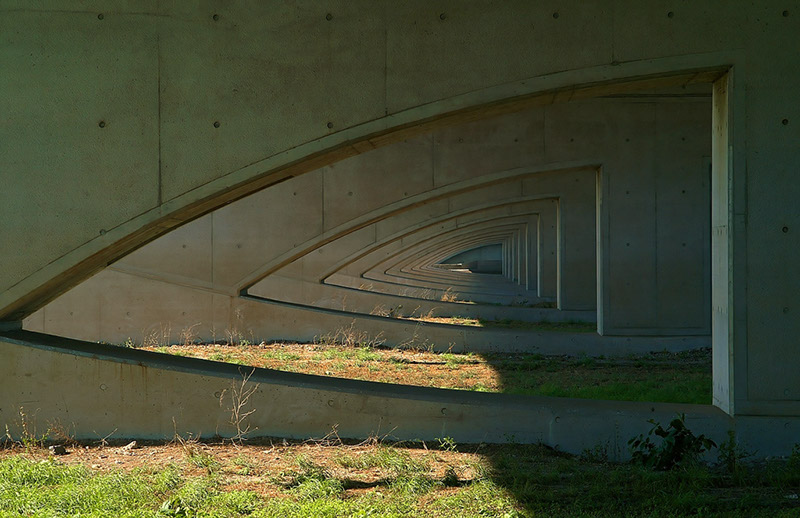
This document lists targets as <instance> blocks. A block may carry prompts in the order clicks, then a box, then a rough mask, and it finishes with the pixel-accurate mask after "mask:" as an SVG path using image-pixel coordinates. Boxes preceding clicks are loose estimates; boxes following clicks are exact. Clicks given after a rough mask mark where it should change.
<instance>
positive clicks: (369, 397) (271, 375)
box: [0, 332, 800, 460]
mask: <svg viewBox="0 0 800 518" xmlns="http://www.w3.org/2000/svg"><path fill="white" fill-rule="evenodd" d="M0 355H2V357H3V358H4V361H3V364H2V367H0V369H1V371H0V392H2V394H4V398H5V403H4V404H3V406H2V407H0V422H5V423H8V424H9V430H10V432H11V433H12V436H16V437H19V435H20V433H21V430H20V428H19V422H18V417H19V411H20V409H22V410H23V411H24V412H25V413H26V414H27V415H28V416H29V418H30V419H31V420H35V421H36V425H37V427H38V429H46V427H47V425H48V424H53V423H60V424H61V425H63V426H64V427H66V428H68V429H69V430H71V431H72V432H74V434H75V437H76V438H78V439H99V438H102V437H107V436H110V437H112V438H121V437H126V438H127V437H130V438H143V439H144V438H146V439H171V438H173V437H174V435H175V434H176V433H177V434H180V435H186V434H190V433H191V434H192V435H193V436H195V437H203V438H208V437H211V436H215V435H219V436H222V437H230V436H232V435H234V434H235V433H236V429H235V427H234V426H233V425H232V424H231V422H230V421H231V413H230V408H231V399H230V394H231V392H232V391H231V389H232V388H233V387H234V386H236V387H241V385H242V381H243V376H244V375H247V376H249V378H248V381H247V384H246V385H245V387H246V388H253V389H255V392H254V393H253V395H252V396H251V398H250V401H249V404H248V407H247V409H248V410H250V409H254V410H255V412H254V413H253V414H252V415H251V416H250V417H249V418H248V420H247V422H246V423H242V424H243V425H249V426H251V428H252V429H253V430H254V431H253V433H252V434H251V436H279V437H290V438H297V439H307V438H319V437H323V436H325V435H326V434H328V433H329V432H331V431H332V430H334V429H335V430H336V432H337V433H338V435H339V436H340V437H342V438H361V437H370V436H376V435H377V436H384V435H385V436H386V437H387V438H389V439H401V440H426V441H428V440H434V439H435V438H440V437H452V438H453V439H454V440H455V441H457V442H458V443H478V442H501V443H502V442H520V443H542V444H545V445H548V446H551V447H553V448H556V449H558V450H561V451H566V452H570V453H581V452H582V451H583V450H584V449H590V448H595V447H601V448H605V449H606V450H607V451H608V453H609V455H610V457H611V458H612V459H614V460H622V459H625V458H627V457H628V455H629V452H628V449H627V440H628V439H629V438H631V437H633V436H635V435H638V434H641V433H646V432H647V430H649V428H650V424H649V423H648V422H647V420H648V419H654V420H656V421H658V422H661V423H667V422H669V421H670V420H671V419H673V418H674V417H675V415H676V414H677V413H685V414H686V423H687V425H688V426H689V427H690V428H691V429H692V431H694V432H695V433H698V434H699V433H704V434H707V435H708V436H710V437H711V438H713V439H715V440H716V441H717V442H721V441H722V440H724V439H725V438H726V433H727V431H728V430H736V432H737V434H738V438H739V440H740V441H741V442H740V444H741V446H742V447H744V448H749V447H750V446H751V445H755V444H757V445H758V448H759V454H760V455H776V454H779V455H785V454H787V453H788V452H789V451H790V450H791V447H792V444H793V443H794V441H795V440H796V437H797V433H798V432H800V420H798V419H796V418H791V419H782V420H776V419H774V418H738V419H736V420H734V419H732V418H730V417H728V416H727V415H726V414H724V413H723V412H722V411H720V410H719V409H716V408H714V407H711V406H704V405H674V404H664V403H632V402H621V401H613V402H612V401H589V400H576V399H565V398H545V397H526V396H509V395H502V394H489V393H477V392H465V391H456V390H443V389H430V388H422V387H409V386H402V385H391V384H384V383H370V382H363V381H353V380H341V379H336V378H326V377H319V376H311V375H303V374H295V373H287V372H277V371H270V370H266V369H255V370H252V371H251V370H243V369H242V368H241V367H239V366H235V365H227V364H220V363H216V362H209V361H205V360H197V359H192V358H179V357H174V356H169V355H164V354H158V353H147V352H144V351H136V350H131V349H122V348H118V347H111V346H105V345H100V344H89V343H85V342H76V341H72V340H64V339H55V338H53V337H48V336H42V335H37V334H35V333H28V332H6V333H4V335H3V336H2V337H0ZM12 373H13V374H14V375H12ZM34 374H35V376H34ZM55 394H57V395H58V397H54V395H55ZM15 419H17V421H15ZM15 423H16V424H15ZM772 429H778V430H780V433H777V434H773V433H770V434H766V433H765V431H766V430H772ZM586 430H591V431H592V432H591V433H588V434H587V433H586Z"/></svg>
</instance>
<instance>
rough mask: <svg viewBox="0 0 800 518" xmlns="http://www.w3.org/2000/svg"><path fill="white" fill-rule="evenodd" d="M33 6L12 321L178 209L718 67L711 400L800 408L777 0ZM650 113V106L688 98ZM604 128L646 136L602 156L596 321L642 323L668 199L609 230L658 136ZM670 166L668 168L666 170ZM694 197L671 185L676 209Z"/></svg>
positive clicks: (789, 164) (12, 51)
mask: <svg viewBox="0 0 800 518" xmlns="http://www.w3.org/2000/svg"><path fill="white" fill-rule="evenodd" d="M37 5H38V6H37V8H36V9H31V8H30V6H29V5H28V4H27V3H26V2H6V3H4V4H3V7H2V16H0V32H2V33H3V34H4V35H6V36H5V38H4V40H3V42H2V44H0V66H2V68H3V70H13V71H14V73H13V74H4V75H3V76H2V78H1V79H0V93H1V94H2V95H0V111H2V113H5V114H7V120H9V121H12V123H11V124H6V125H3V126H0V156H3V157H5V161H4V163H5V167H4V169H3V175H4V176H2V180H3V186H4V188H3V199H2V202H3V203H0V221H2V222H3V223H2V224H3V229H2V230H3V232H2V234H0V239H2V242H0V245H1V246H2V249H3V250H4V252H3V254H2V255H0V271H2V272H3V276H2V278H0V318H2V319H3V320H4V321H5V322H10V323H4V324H3V325H4V327H13V326H14V325H16V324H15V322H18V321H19V320H21V319H22V318H24V317H26V316H28V315H31V314H32V313H33V312H35V311H36V310H37V309H39V308H40V307H42V306H44V305H45V304H46V303H47V302H48V301H51V300H53V299H54V298H55V297H57V296H58V295H59V294H62V293H64V292H66V290H68V289H69V288H70V287H72V286H75V285H77V284H78V283H79V282H80V281H82V280H84V279H86V278H87V277H89V276H90V275H91V274H92V273H94V272H96V271H98V270H99V269H101V268H103V267H105V266H106V265H107V264H109V263H113V262H115V261H116V260H118V259H119V258H121V257H123V256H124V255H125V254H127V253H129V252H130V251H131V250H133V249H135V248H137V247H139V246H141V245H143V244H144V243H146V242H148V241H149V240H151V239H154V238H156V237H158V236H160V235H162V234H164V233H166V232H167V231H168V230H170V229H172V228H175V227H176V226H178V225H180V224H181V223H184V222H187V221H190V220H192V219H194V218H196V217H198V216H201V215H203V214H206V213H208V212H210V211H212V210H214V209H216V208H218V207H220V206H222V205H224V204H226V203H228V202H230V201H233V200H236V199H239V198H241V197H243V196H245V195H247V194H250V193H252V192H254V191H256V190H258V189H259V188H262V187H267V186H270V185H273V184H275V183H276V182H278V181H280V180H282V179H285V178H287V177H289V176H294V175H299V174H302V173H305V172H308V171H312V170H315V169H318V168H319V167H322V166H326V165H329V164H331V163H333V162H336V161H338V160H341V159H343V158H345V157H349V156H353V155H356V154H359V153H362V152H364V151H367V150H370V149H373V148H375V147H380V146H382V145H384V144H387V143H389V142H398V141H400V140H402V139H404V138H410V137H412V136H414V135H419V134H423V133H426V132H430V131H432V130H435V129H437V128H441V127H444V126H452V125H454V124H457V123H459V122H465V121H469V120H474V119H476V118H480V117H484V116H486V115H489V114H498V113H508V112H510V111H514V110H519V109H521V108H524V107H531V106H536V105H539V106H541V105H546V104H551V103H558V102H565V101H574V100H578V99H585V98H587V97H596V96H599V95H608V94H619V93H621V92H627V91H630V90H631V89H641V88H642V87H645V86H648V87H664V86H669V85H671V86H675V85H678V86H680V85H687V84H693V83H698V82H713V81H718V80H720V78H722V79H721V80H722V81H723V82H724V83H725V84H724V85H723V84H721V83H717V87H716V90H715V91H716V92H717V93H718V94H721V93H722V92H723V90H724V91H725V95H724V99H723V98H720V97H717V98H716V99H715V100H716V101H717V102H715V112H714V113H715V118H714V121H715V127H714V132H713V135H714V136H715V141H714V152H713V154H712V156H713V157H714V160H713V172H712V178H713V182H714V185H713V189H712V228H713V238H712V244H713V249H712V259H713V260H712V263H711V271H712V272H713V278H714V281H715V282H714V284H713V312H712V322H713V328H714V348H715V353H716V354H715V366H716V367H717V371H716V372H715V383H717V384H718V387H717V390H716V394H717V403H718V404H719V405H720V406H721V407H723V408H726V409H727V410H728V411H730V412H732V413H734V414H737V415H754V414H767V415H779V414H785V415H790V416H791V415H798V414H800V406H798V402H799V401H800V377H798V376H796V374H795V369H794V366H795V365H796V364H797V363H798V360H800V351H798V349H797V347H796V346H795V342H794V340H793V337H794V336H797V334H798V331H800V329H797V328H798V326H800V321H799V320H798V319H797V318H795V317H794V311H795V310H796V308H795V306H796V304H795V303H796V301H797V293H798V292H800V291H798V285H799V284H800V276H798V274H797V272H796V270H795V269H792V268H787V265H791V264H793V258H795V257H797V256H798V252H800V249H799V248H800V244H798V242H797V240H796V239H793V238H792V236H793V232H794V229H796V228H798V223H799V222H798V218H800V215H798V213H797V211H796V210H794V208H795V205H796V200H797V198H798V192H797V191H798V189H800V184H798V183H797V182H795V181H793V178H794V177H793V174H792V173H793V172H794V169H795V166H796V164H797V163H798V162H800V151H799V150H798V148H797V146H796V142H797V140H798V131H800V130H798V125H797V124H796V122H797V120H798V119H800V104H798V102H797V96H796V91H797V83H798V81H800V68H798V58H797V55H796V53H793V52H792V49H793V48H794V47H795V46H796V39H797V34H798V29H800V25H798V23H800V22H799V21H798V20H800V17H798V16H796V13H795V12H794V11H793V9H792V7H791V6H789V7H787V5H786V2H778V1H774V0H770V1H766V2H760V3H753V4H742V5H737V8H736V9H731V8H730V3H729V2H723V1H720V0H716V1H712V2H703V3H699V2H695V3H684V4H680V5H676V6H674V7H672V8H670V9H672V10H669V11H667V8H665V7H662V6H660V5H656V4H654V3H651V2H637V1H633V0H615V1H614V2H611V3H596V4H587V3H585V2H578V1H570V0H567V1H564V2H558V4H557V5H556V4H547V3H532V2H523V1H512V2H506V3H503V4H502V5H492V6H491V9H490V8H488V7H489V6H487V5H483V4H482V3H470V4H463V3H455V2H453V3H446V4H439V5H436V6H432V5H430V4H428V3H424V2H408V3H402V4H389V3H387V2H339V3H334V4H330V6H326V8H325V9H323V8H321V7H319V6H318V5H317V4H313V3H300V4H292V5H283V4H273V3H268V4H260V5H249V4H248V5H244V4H237V3H224V4H223V3H218V2H215V1H212V0H204V1H201V2H199V3H193V4H192V5H191V6H189V5H188V4H187V5H184V4H173V3H169V4H164V3H158V2H142V3H137V4H136V5H135V6H131V5H129V4H128V3H125V2H119V3H116V2H115V3H111V4H109V3H107V2H102V3H100V2H93V1H91V0H90V1H87V2H82V3H81V4H80V5H79V6H72V5H69V4H67V5H65V4H64V3H63V2H55V1H53V0H50V1H45V2H41V3H39V4H37ZM99 14H104V16H103V17H100V16H98V15H99ZM326 14H331V16H330V17H327V16H326ZM555 14H558V16H554V15H555ZM214 15H217V16H214ZM442 15H444V16H442ZM328 18H330V19H328ZM501 33H502V34H504V35H505V37H504V38H497V34H501ZM264 34H269V35H270V37H263V36H262V35H264ZM587 42H588V43H587ZM724 74H727V75H724ZM564 106H567V105H564V104H559V105H554V106H553V107H552V109H554V110H558V109H560V108H563V107H564ZM548 109H550V108H548ZM654 110H655V111H654V112H652V114H653V116H654V117H656V119H657V120H659V121H660V120H662V119H661V118H662V116H668V117H669V116H671V115H673V114H678V113H679V112H680V110H678V109H676V110H666V113H663V112H661V111H659V110H658V109H656V108H654ZM556 120H559V118H556ZM101 123H102V124H101ZM215 123H219V124H215ZM544 124H545V127H548V126H547V125H548V124H550V122H548V119H545V120H544ZM581 128H583V129H584V130H585V131H586V135H587V136H591V137H592V138H593V137H594V136H595V135H596V134H597V133H594V132H592V131H591V129H590V128H589V127H586V126H585V125H582V126H581ZM607 129H608V131H604V132H603V134H606V135H608V134H610V135H614V136H615V139H614V140H615V141H617V142H619V145H620V146H622V142H624V139H625V138H627V139H630V140H629V142H628V143H629V144H636V145H630V146H629V147H627V148H626V147H621V148H620V150H621V153H620V154H619V155H618V156H620V157H622V161H621V162H620V163H619V164H617V165H614V164H609V166H608V167H606V165H605V164H603V168H602V171H601V183H600V187H601V188H600V191H599V192H600V195H599V202H600V203H599V206H600V210H599V212H598V222H599V224H598V232H599V234H600V237H599V239H598V242H600V243H601V245H600V247H599V251H600V254H599V259H600V262H601V263H600V264H601V273H600V275H599V280H600V284H599V287H600V290H599V292H598V300H599V301H600V302H599V304H598V308H599V310H600V311H601V315H600V319H599V320H600V321H601V322H600V323H601V326H602V328H603V329H604V331H605V330H606V328H608V329H635V330H639V329H641V328H642V326H643V325H645V324H646V323H647V322H650V321H652V317H653V315H659V316H666V315H665V314H663V312H662V310H661V309H660V307H659V306H658V304H657V303H656V302H652V303H651V304H649V305H647V306H645V307H644V308H643V309H642V311H641V312H635V313H633V314H632V315H631V316H630V317H629V316H627V315H626V314H622V315H620V314H615V312H614V311H613V304H612V301H614V300H618V298H619V297H621V296H620V295H615V294H614V292H615V290H614V289H613V288H614V287H615V286H617V282H618V281H619V282H622V283H624V282H626V279H630V278H631V276H632V275H633V274H634V273H635V274H636V275H639V274H641V275H643V276H644V277H645V278H648V279H652V278H653V275H651V274H653V273H654V272H655V273H658V272H660V271H661V270H660V268H662V267H664V266H665V265H663V264H662V263H661V261H660V260H659V259H657V257H660V254H658V255H657V256H653V258H654V260H642V261H636V260H635V258H634V257H633V255H632V254H633V252H628V249H629V248H630V247H629V246H628V243H630V244H631V246H634V245H636V244H638V243H640V242H641V241H642V236H647V235H650V234H651V233H650V232H648V229H650V230H651V229H652V228H653V225H654V222H655V221H659V222H660V221H664V220H665V219H666V220H669V216H668V215H667V214H666V213H665V214H664V215H663V216H665V218H662V216H661V215H654V216H653V217H652V218H649V219H644V220H643V221H642V222H639V221H637V220H636V219H634V218H630V219H631V221H624V222H623V223H622V228H621V231H619V232H617V231H616V230H615V223H614V221H617V220H618V218H619V217H623V218H626V217H628V218H629V215H628V214H629V209H630V208H631V207H634V206H635V205H636V204H637V203H636V202H635V200H634V198H630V200H632V201H629V202H626V201H625V199H626V198H624V196H626V195H627V194H626V191H629V192H630V193H631V195H633V194H635V193H644V194H643V195H642V197H641V199H642V200H648V201H646V202H644V201H643V202H642V205H648V206H650V207H654V206H656V205H654V199H653V196H652V191H650V190H649V188H648V184H647V182H646V181H645V180H647V179H648V177H647V175H644V176H642V175H637V174H632V175H629V176H627V177H626V176H625V174H624V173H618V172H617V171H619V170H621V169H620V164H624V163H626V162H628V163H630V162H640V161H641V160H640V159H641V156H642V153H643V152H644V153H645V154H646V152H647V150H648V149H649V148H648V147H647V145H646V143H645V142H644V141H642V140H640V138H639V137H640V136H641V137H643V136H644V135H646V127H645V126H642V127H641V128H640V129H641V130H642V131H641V132H636V133H631V134H630V135H627V136H626V135H624V134H620V133H615V132H614V131H613V127H611V128H607ZM442 131H447V130H446V129H445V130H442ZM674 136H675V137H678V135H677V134H676V135H674ZM570 138H572V137H570ZM580 141H581V140H580V139H576V142H580ZM658 142H659V143H657V144H654V145H653V146H652V148H651V149H659V148H661V147H662V146H661V144H662V143H663V144H669V146H671V148H672V151H673V152H672V153H671V154H672V155H673V156H679V157H682V156H685V153H683V152H682V151H683V146H684V145H686V146H691V145H694V144H693V142H694V141H693V140H692V139H689V138H687V140H686V144H683V143H682V142H683V141H679V140H671V139H668V138H663V139H659V141H658ZM678 142H681V143H678ZM672 143H674V147H672ZM569 145H570V142H569V141H568V140H565V141H562V142H561V143H560V145H558V143H553V144H551V145H550V146H547V149H546V154H547V156H546V157H545V159H544V162H548V163H549V162H552V161H557V160H559V158H558V157H559V156H561V157H572V156H575V153H572V152H570V151H569V149H570V148H569ZM462 156H463V157H464V159H465V160H472V161H474V160H475V157H470V156H469V155H468V154H466V153H464V154H462ZM720 158H726V159H727V160H725V161H724V162H722V161H721V160H719V159H720ZM623 169H624V168H623ZM680 170H683V168H680ZM686 170H687V171H688V169H686ZM653 171H655V170H653ZM452 172H453V171H452V170H450V169H444V170H443V171H442V174H441V175H440V176H439V178H438V180H439V181H441V182H444V183H447V182H448V181H449V178H450V174H451V173H452ZM679 172H680V171H679ZM606 173H607V174H606ZM663 173H664V174H663V175H662V174H661V173H659V174H656V173H655V172H654V173H653V174H656V176H655V177H656V178H661V177H666V178H671V176H670V175H669V174H668V173H667V172H663ZM618 174H622V176H620V177H618V176H617V175H618ZM678 176H680V174H679V175H678ZM613 178H620V179H622V180H623V181H622V185H621V186H620V187H621V189H619V190H617V191H615V189H616V186H617V184H618V182H617V181H616V180H614V179H613ZM650 178H651V179H652V178H653V177H652V176H651V177H650ZM641 182H645V183H641ZM625 184H627V185H628V186H629V188H627V189H626V188H625ZM345 192H348V191H347V190H345ZM692 192H693V191H690V190H687V194H691V193H692ZM132 193H133V194H132ZM683 194H684V193H682V192H681V193H677V192H673V193H672V195H674V198H673V203H674V204H675V206H680V205H681V204H682V202H681V201H680V200H681V199H683V198H681V197H680V195H683ZM658 206H660V204H659V205H658ZM626 215H627V216H626ZM606 236H607V238H606ZM565 237H567V238H568V236H565ZM604 239H607V242H604ZM645 241H647V240H646V239H645ZM670 242H671V245H670V247H675V246H678V245H676V243H681V244H680V246H681V248H682V243H683V241H679V240H670ZM687 248H688V243H687ZM643 253H644V254H645V255H644V256H643V257H646V256H647V255H646V254H647V250H646V249H645V251H644V252H643ZM675 253H676V255H677V252H675ZM615 264H616V265H623V268H622V271H623V272H624V273H623V274H619V273H618V270H615V269H614V268H615V267H614V265H615ZM620 276H621V278H620ZM658 276H659V278H662V276H661V274H660V273H659V274H658ZM637 278H638V277H637ZM640 291H650V292H651V293H661V291H662V290H654V289H653V284H652V281H649V283H647V284H646V285H645V286H644V287H643V288H642V289H641V290H637V289H636V286H633V285H632V286H630V287H629V291H628V293H629V294H631V295H636V293H638V292H640ZM607 301H608V302H607ZM637 332H639V331H637ZM720 369H722V371H720ZM4 378H8V376H4Z"/></svg>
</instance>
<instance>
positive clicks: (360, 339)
mask: <svg viewBox="0 0 800 518" xmlns="http://www.w3.org/2000/svg"><path fill="white" fill-rule="evenodd" d="M385 341H386V339H385V338H383V332H380V333H378V334H377V335H375V336H370V334H369V333H368V332H367V331H361V330H359V329H357V328H356V321H355V320H353V321H351V322H350V325H349V326H345V327H340V328H338V329H337V330H335V331H333V332H331V333H326V334H324V335H322V336H320V337H319V338H316V337H315V338H314V343H315V344H318V345H343V346H345V347H354V346H361V347H380V346H381V345H383V343H384V342H385Z"/></svg>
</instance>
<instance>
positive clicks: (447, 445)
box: [436, 437, 458, 451]
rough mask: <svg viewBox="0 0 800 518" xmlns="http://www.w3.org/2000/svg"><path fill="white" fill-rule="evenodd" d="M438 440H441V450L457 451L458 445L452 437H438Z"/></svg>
mask: <svg viewBox="0 0 800 518" xmlns="http://www.w3.org/2000/svg"><path fill="white" fill-rule="evenodd" d="M436 440H437V441H438V442H439V449H440V450H445V451H456V450H457V449H458V445H457V444H456V441H455V439H453V438H452V437H437V438H436Z"/></svg>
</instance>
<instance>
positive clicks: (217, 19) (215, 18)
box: [211, 14, 219, 22]
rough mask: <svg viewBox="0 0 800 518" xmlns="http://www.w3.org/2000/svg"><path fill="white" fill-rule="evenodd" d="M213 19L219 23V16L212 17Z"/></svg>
mask: <svg viewBox="0 0 800 518" xmlns="http://www.w3.org/2000/svg"><path fill="white" fill-rule="evenodd" d="M211 19H212V20H214V21H215V22H217V21H219V15H218V14H215V15H214V16H212V17H211Z"/></svg>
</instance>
